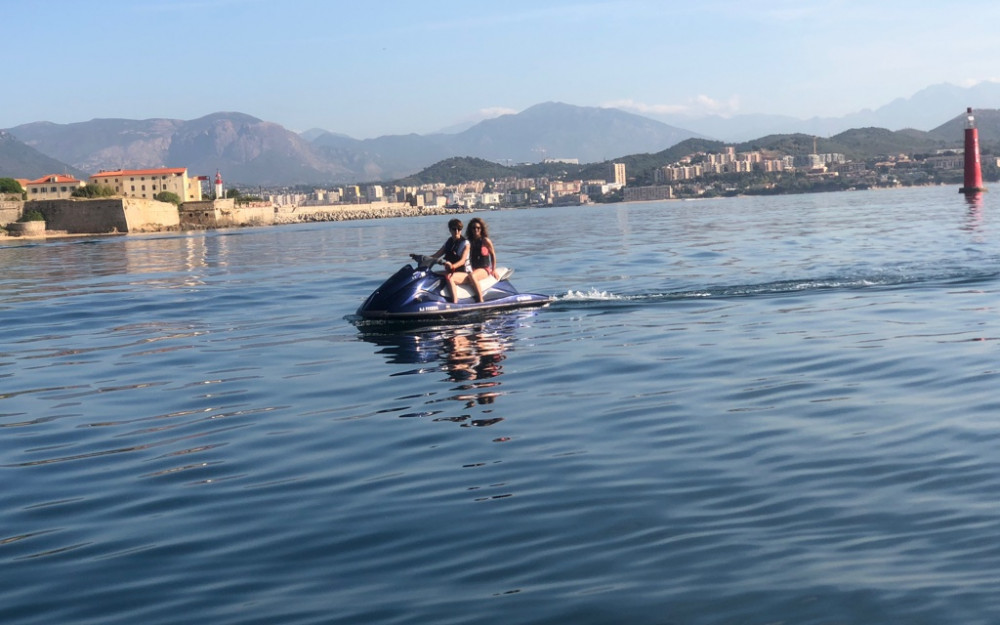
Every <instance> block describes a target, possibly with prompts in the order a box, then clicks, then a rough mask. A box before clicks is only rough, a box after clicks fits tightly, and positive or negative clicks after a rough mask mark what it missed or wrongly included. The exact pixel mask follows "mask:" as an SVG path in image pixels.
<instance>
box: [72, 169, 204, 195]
mask: <svg viewBox="0 0 1000 625" xmlns="http://www.w3.org/2000/svg"><path fill="white" fill-rule="evenodd" d="M90 182H91V183H93V184H97V185H103V186H108V187H111V188H112V189H114V191H115V194H116V195H121V196H124V197H137V198H144V199H147V200H151V199H153V198H154V197H155V196H156V195H157V194H159V193H163V192H164V191H168V192H170V193H174V194H176V195H177V197H179V198H180V199H181V201H182V202H200V201H201V180H200V179H198V178H197V177H195V178H189V177H188V173H187V168H185V167H173V168H164V169H119V170H117V171H102V172H100V173H97V174H94V175H92V176H91V177H90Z"/></svg>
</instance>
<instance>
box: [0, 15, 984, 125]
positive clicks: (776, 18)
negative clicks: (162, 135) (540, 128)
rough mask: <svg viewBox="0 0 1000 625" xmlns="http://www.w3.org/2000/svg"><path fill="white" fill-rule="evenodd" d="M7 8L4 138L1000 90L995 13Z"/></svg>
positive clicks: (766, 104) (0, 48)
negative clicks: (254, 120)
mask: <svg viewBox="0 0 1000 625" xmlns="http://www.w3.org/2000/svg"><path fill="white" fill-rule="evenodd" d="M4 4H5V6H4V11H3V15H4V37H3V38H2V39H0V54H2V58H3V59H5V61H6V62H5V63H4V69H5V74H6V76H5V78H6V80H5V85H6V94H5V97H4V99H3V105H2V106H0V128H9V127H12V126H16V125H19V124H24V123H28V122H34V121H51V122H56V123H72V122H79V121H87V120H90V119H94V118H114V117H120V118H128V119H149V118H157V117H166V118H173V119H196V118H198V117H202V116H204V115H208V114H210V113H215V112H219V111H237V112H241V113H246V114H249V115H253V116H255V117H259V118H261V119H264V120H267V121H272V122H276V123H279V124H281V125H282V126H285V127H286V128H288V129H290V130H295V131H304V130H308V129H310V128H322V129H324V130H329V131H331V132H339V133H343V134H347V135H350V136H352V137H355V138H358V139H363V138H369V137H375V136H379V135H385V134H406V133H411V132H415V133H420V134H425V133H429V132H434V131H437V130H440V129H442V128H447V127H450V126H452V125H455V124H459V123H463V122H467V121H470V120H478V119H481V118H485V117H488V116H495V115H497V114H500V113H504V112H518V111H521V110H524V109H525V108H528V107H529V106H532V105H533V104H537V103H540V102H548V101H558V102H565V103H568V104H574V105H578V106H614V107H617V108H621V109H623V110H626V111H630V112H634V113H639V114H645V115H650V116H655V115H657V114H661V113H678V114H681V113H683V114H719V115H726V116H729V115H737V114H749V113H769V114H781V115H791V116H794V117H799V118H809V117H814V116H823V117H825V116H841V115H845V114H848V113H853V112H857V111H859V110H862V109H865V108H872V109H874V108H878V107H880V106H882V105H885V104H888V103H889V102H891V101H892V100H894V99H896V98H899V97H910V96H912V95H913V94H914V93H916V92H917V91H920V90H921V89H923V88H925V87H928V86H931V85H936V84H940V83H951V84H954V85H961V86H969V85H971V84H975V83H978V82H981V81H985V80H1000V67H998V66H997V64H996V60H997V59H998V58H1000V37H997V36H996V33H995V30H996V25H997V24H1000V3H996V2H995V0H989V1H986V0H983V1H979V0H958V1H957V2H949V3H944V2H939V1H929V0H927V1H925V0H908V1H903V0H881V1H879V2H870V1H867V0H865V1H862V0H826V1H825V2H803V1H802V0H795V1H792V0H771V1H769V2H745V1H744V2H734V1H729V0H700V1H691V2H675V1H673V0H670V1H666V0H617V1H601V0H534V1H524V0H504V1H502V2H499V1H479V0H464V1H457V0H455V1H452V0H442V1H434V0H423V1H414V0H365V1H359V0H351V1H338V0H332V1H331V0H284V1H283V2H275V1H274V0H170V1H168V0H134V1H125V0H103V1H94V0H52V1H49V2H41V3H36V2H28V1H27V0H20V1H18V2H10V3H4ZM984 25H988V26H986V27H984ZM151 67H156V68H157V69H156V70H155V71H154V70H152V69H150V68H151ZM127 77H136V78H135V79H134V80H126V78H127Z"/></svg>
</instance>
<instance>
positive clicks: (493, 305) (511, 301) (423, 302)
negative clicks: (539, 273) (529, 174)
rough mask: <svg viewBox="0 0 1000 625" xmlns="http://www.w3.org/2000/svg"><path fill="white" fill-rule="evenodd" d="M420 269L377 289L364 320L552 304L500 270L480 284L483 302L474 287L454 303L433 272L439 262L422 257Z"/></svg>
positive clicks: (408, 269) (403, 271) (402, 272)
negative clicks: (518, 285) (520, 287)
mask: <svg viewBox="0 0 1000 625" xmlns="http://www.w3.org/2000/svg"><path fill="white" fill-rule="evenodd" d="M416 258H417V259H419V260H418V262H417V266H416V267H414V266H413V265H410V264H407V265H404V266H403V267H401V268H400V269H399V271H397V272H396V273H395V274H393V275H392V276H391V277H390V278H389V279H388V280H386V281H385V282H384V283H382V286H380V287H378V288H377V289H375V292H373V293H372V294H371V295H369V296H368V299H366V300H365V302H364V303H363V304H362V305H361V307H360V308H358V311H357V314H358V316H360V317H361V318H363V319H381V320H397V321H421V320H434V319H449V318H454V317H460V316H464V315H472V314H476V313H486V312H491V311H497V310H510V309H515V308H527V307H531V306H545V305H547V304H548V303H549V302H551V301H552V298H551V297H549V296H548V295H538V294H535V293H521V292H519V291H518V290H517V289H516V288H515V287H514V285H513V284H511V282H510V276H511V274H513V273H514V271H513V270H512V269H508V268H505V267H498V268H496V270H495V271H494V274H495V275H494V276H489V277H487V278H486V279H484V280H482V281H480V288H481V289H482V292H483V301H482V302H477V301H476V296H475V294H474V293H473V292H472V289H471V287H468V286H467V285H465V284H460V285H457V286H456V287H455V288H456V290H457V295H458V303H456V304H453V303H452V302H451V292H450V289H451V287H450V285H449V284H448V281H447V279H446V278H445V277H444V276H443V275H441V274H439V273H435V272H433V271H431V267H432V266H433V265H434V264H435V262H437V261H436V260H435V259H434V258H433V257H430V256H418V257H416Z"/></svg>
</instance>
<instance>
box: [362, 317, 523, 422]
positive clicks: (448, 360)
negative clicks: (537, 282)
mask: <svg viewBox="0 0 1000 625" xmlns="http://www.w3.org/2000/svg"><path fill="white" fill-rule="evenodd" d="M531 314H533V311H522V312H521V313H513V314H506V315H503V316H500V317H491V318H487V319H483V320H481V321H478V322H476V323H468V324H463V325H445V326H416V327H414V326H410V327H406V326H395V327H394V326H392V325H375V326H361V327H360V330H361V332H360V336H361V338H362V339H363V340H365V341H367V342H369V343H373V344H375V345H376V346H378V348H379V349H378V350H376V353H378V354H381V355H382V356H383V357H385V359H386V362H388V363H389V364H393V365H421V366H420V367H418V368H416V369H407V370H403V371H399V372H396V373H392V374H390V377H395V376H401V375H415V374H426V373H443V374H445V375H444V378H442V379H441V380H440V381H441V382H444V383H448V384H450V385H452V386H450V387H449V391H448V395H447V397H446V399H447V400H448V401H453V402H459V403H460V404H461V405H462V409H463V410H465V411H468V410H472V409H477V410H479V411H480V412H482V413H483V414H482V418H473V416H472V415H469V414H465V413H463V414H459V415H455V416H447V415H442V414H441V411H440V410H432V411H427V412H420V413H413V412H410V413H407V414H404V415H401V416H431V415H433V416H435V419H434V420H435V421H450V422H455V423H459V424H461V425H462V426H463V427H468V426H475V427H483V426H489V425H494V424H496V423H499V422H501V421H503V418H502V417H498V416H496V415H495V414H493V411H492V406H493V404H494V403H495V402H496V401H497V399H498V398H500V397H501V396H502V395H503V391H502V389H501V385H502V382H501V380H500V378H501V376H502V375H503V361H504V360H505V359H506V357H507V356H506V352H507V350H508V348H509V347H510V345H511V344H512V342H513V340H514V333H515V331H516V329H517V327H518V326H519V325H520V324H521V323H523V321H524V319H525V317H526V316H530V315H531ZM431 395H432V396H433V395H434V393H431ZM438 401H440V400H439V399H432V400H430V401H429V402H428V403H431V404H435V403H437V402H438Z"/></svg>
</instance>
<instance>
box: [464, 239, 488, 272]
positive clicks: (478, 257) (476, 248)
mask: <svg viewBox="0 0 1000 625" xmlns="http://www.w3.org/2000/svg"><path fill="white" fill-rule="evenodd" d="M469 245H471V247H470V248H469V265H471V266H472V268H473V269H490V268H492V267H493V257H492V256H490V248H489V247H488V246H487V245H486V239H479V240H478V241H476V242H473V241H469Z"/></svg>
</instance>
